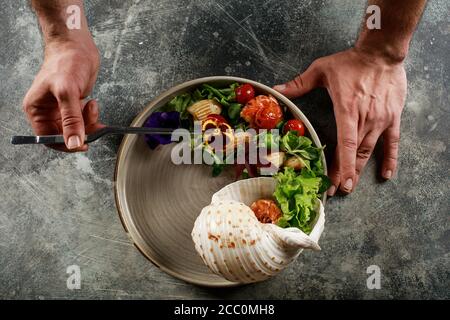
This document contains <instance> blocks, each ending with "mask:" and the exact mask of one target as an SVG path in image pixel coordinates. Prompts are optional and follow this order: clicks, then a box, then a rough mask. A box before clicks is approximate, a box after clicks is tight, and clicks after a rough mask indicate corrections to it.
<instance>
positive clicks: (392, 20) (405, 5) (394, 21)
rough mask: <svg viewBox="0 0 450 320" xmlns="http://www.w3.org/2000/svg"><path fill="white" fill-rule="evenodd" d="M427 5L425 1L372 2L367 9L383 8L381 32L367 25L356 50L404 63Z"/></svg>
mask: <svg viewBox="0 0 450 320" xmlns="http://www.w3.org/2000/svg"><path fill="white" fill-rule="evenodd" d="M425 3H426V0H369V4H368V5H377V6H379V7H380V11H381V12H380V14H381V29H368V28H367V25H366V23H365V21H364V23H363V26H362V30H361V33H360V35H359V38H358V40H357V42H356V46H355V47H356V49H357V50H361V51H364V52H366V53H376V54H380V55H381V56H383V57H384V58H386V59H387V60H389V61H392V62H399V61H403V60H404V59H405V57H406V55H407V53H408V48H409V42H410V40H411V37H412V35H413V32H414V30H415V29H416V25H417V23H418V22H419V20H420V17H421V15H422V12H423V9H424V7H425ZM366 18H367V16H366Z"/></svg>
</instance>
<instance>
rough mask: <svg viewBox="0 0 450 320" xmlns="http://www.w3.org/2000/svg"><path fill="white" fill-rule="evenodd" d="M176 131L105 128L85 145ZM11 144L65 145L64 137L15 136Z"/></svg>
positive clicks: (95, 132)
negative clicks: (114, 137) (103, 139)
mask: <svg viewBox="0 0 450 320" xmlns="http://www.w3.org/2000/svg"><path fill="white" fill-rule="evenodd" d="M174 130H175V129H170V128H143V127H103V128H101V129H99V130H97V131H94V132H93V133H90V134H87V135H86V138H85V140H84V142H85V143H91V142H94V141H96V140H98V139H100V138H101V137H103V136H106V135H111V134H164V135H166V134H172V132H173V131H174ZM11 143H12V144H15V145H18V144H64V143H65V142H64V136H63V135H51V136H13V137H12V138H11Z"/></svg>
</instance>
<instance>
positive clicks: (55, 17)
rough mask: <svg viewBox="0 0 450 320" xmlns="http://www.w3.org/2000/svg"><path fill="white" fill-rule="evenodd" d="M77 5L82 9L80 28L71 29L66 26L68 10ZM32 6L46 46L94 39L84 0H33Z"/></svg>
mask: <svg viewBox="0 0 450 320" xmlns="http://www.w3.org/2000/svg"><path fill="white" fill-rule="evenodd" d="M71 5H76V6H78V7H79V8H80V15H81V16H80V28H79V29H77V28H75V29H69V28H68V26H67V25H66V22H67V19H68V18H69V16H70V13H67V8H68V7H69V6H71ZM31 6H32V7H33V9H34V11H35V12H36V15H37V17H38V20H39V25H40V26H41V30H42V34H43V38H44V42H45V44H48V43H51V42H65V41H77V42H80V43H82V42H83V41H90V40H91V39H92V37H91V34H90V32H89V28H88V25H87V20H86V17H85V15H84V7H83V1H82V0H32V1H31Z"/></svg>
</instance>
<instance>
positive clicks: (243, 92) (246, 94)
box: [235, 83, 255, 104]
mask: <svg viewBox="0 0 450 320" xmlns="http://www.w3.org/2000/svg"><path fill="white" fill-rule="evenodd" d="M235 93H236V101H237V102H238V103H240V104H246V103H247V102H248V101H250V100H251V99H253V98H254V97H255V89H254V88H253V86H252V85H251V84H248V83H246V84H243V85H240V86H239V87H237V88H236V90H235Z"/></svg>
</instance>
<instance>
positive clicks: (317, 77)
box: [273, 60, 322, 98]
mask: <svg viewBox="0 0 450 320" xmlns="http://www.w3.org/2000/svg"><path fill="white" fill-rule="evenodd" d="M321 79H322V72H321V67H320V62H318V60H316V61H314V62H313V63H312V64H311V65H310V66H309V68H308V69H306V71H305V72H303V73H302V74H300V75H298V76H297V77H295V78H294V80H292V81H289V82H287V83H284V84H280V85H276V86H274V87H273V88H274V89H275V90H277V91H279V92H280V93H282V94H284V95H285V96H286V97H288V98H297V97H300V96H302V95H304V94H306V93H308V92H309V91H311V90H312V89H314V88H317V87H319V86H320V84H321Z"/></svg>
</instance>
